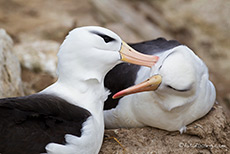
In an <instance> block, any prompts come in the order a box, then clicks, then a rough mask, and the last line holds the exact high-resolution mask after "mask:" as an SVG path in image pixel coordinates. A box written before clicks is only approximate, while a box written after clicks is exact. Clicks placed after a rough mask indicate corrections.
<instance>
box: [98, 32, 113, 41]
mask: <svg viewBox="0 0 230 154" xmlns="http://www.w3.org/2000/svg"><path fill="white" fill-rule="evenodd" d="M99 36H101V37H102V38H103V39H104V41H105V43H108V42H112V41H115V39H114V38H112V37H110V36H108V35H103V34H102V35H99Z"/></svg>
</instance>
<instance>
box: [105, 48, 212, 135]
mask: <svg viewBox="0 0 230 154" xmlns="http://www.w3.org/2000/svg"><path fill="white" fill-rule="evenodd" d="M156 55H157V56H159V61H158V62H157V63H156V65H155V66H153V67H152V69H151V70H150V69H148V68H144V67H141V68H140V70H139V71H138V74H137V77H136V81H135V84H137V83H140V82H142V81H144V80H146V79H147V78H149V77H151V76H154V75H155V76H157V77H159V76H160V77H161V83H160V84H158V86H159V87H155V89H154V91H147V92H142V93H136V94H132V95H129V96H125V97H123V98H121V99H120V101H119V104H118V106H117V107H116V108H114V109H111V110H106V111H104V117H105V125H106V128H119V127H128V128H130V127H143V126H152V127H156V128H160V129H164V130H168V131H175V130H179V131H180V132H181V133H182V132H183V131H185V130H186V125H188V124H190V123H191V122H193V121H195V120H197V119H199V118H201V117H202V116H204V115H206V114H207V113H208V112H209V111H210V109H211V108H212V106H213V104H214V102H215V98H216V91H215V87H214V86H213V84H212V82H211V81H210V80H209V74H208V68H207V66H206V65H205V64H204V62H203V61H202V60H201V59H200V58H199V57H198V56H196V55H195V54H194V53H193V51H192V50H190V49H189V48H188V47H186V46H184V45H179V46H177V47H174V48H172V49H169V50H167V51H164V52H160V53H158V54H156ZM142 90H143V89H142Z"/></svg>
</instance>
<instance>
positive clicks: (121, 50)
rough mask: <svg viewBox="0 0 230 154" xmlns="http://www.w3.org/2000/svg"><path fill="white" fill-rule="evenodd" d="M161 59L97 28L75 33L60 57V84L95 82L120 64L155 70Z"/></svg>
mask: <svg viewBox="0 0 230 154" xmlns="http://www.w3.org/2000/svg"><path fill="white" fill-rule="evenodd" d="M157 60H158V57H156V56H150V55H144V54H141V53H138V52H137V51H135V50H134V49H132V48H131V47H129V46H128V45H127V44H126V43H125V42H124V41H122V40H121V38H120V37H119V36H118V35H117V34H115V33H114V32H112V31H110V30H108V29H106V28H102V27H97V26H87V27H80V28H76V29H74V30H72V31H71V32H70V33H69V35H68V36H67V37H66V39H65V40H64V42H63V44H62V45H61V47H60V50H59V53H58V70H57V73H58V80H62V81H64V82H70V84H71V82H72V81H73V80H75V81H85V80H89V79H96V80H98V81H99V82H102V81H103V79H104V76H105V74H106V73H107V72H108V71H109V70H110V69H112V68H113V67H114V66H115V65H116V64H118V63H120V62H121V61H125V62H129V63H133V64H138V65H143V66H148V67H151V66H153V65H154V64H155V63H156V61H157Z"/></svg>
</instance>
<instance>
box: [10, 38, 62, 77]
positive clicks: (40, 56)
mask: <svg viewBox="0 0 230 154" xmlns="http://www.w3.org/2000/svg"><path fill="white" fill-rule="evenodd" d="M59 46H60V44H59V43H57V42H56V41H51V40H36V41H28V42H22V43H20V44H17V45H15V47H14V53H15V54H16V55H17V57H18V59H19V61H20V63H21V65H22V67H24V68H26V69H29V70H31V71H33V72H46V73H48V74H50V75H51V76H53V77H56V66H57V52H58V50H59Z"/></svg>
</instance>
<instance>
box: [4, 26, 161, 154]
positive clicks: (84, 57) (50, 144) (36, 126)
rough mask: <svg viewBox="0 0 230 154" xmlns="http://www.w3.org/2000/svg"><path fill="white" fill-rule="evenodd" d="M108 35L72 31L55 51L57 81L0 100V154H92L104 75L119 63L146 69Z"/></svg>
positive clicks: (99, 136) (139, 57) (143, 58)
mask: <svg viewBox="0 0 230 154" xmlns="http://www.w3.org/2000/svg"><path fill="white" fill-rule="evenodd" d="M157 59H158V57H156V56H148V55H144V54H141V53H138V52H137V51H135V50H134V49H132V48H131V47H129V46H128V45H127V44H126V43H125V42H124V41H122V40H121V38H120V37H119V36H118V35H117V34H115V33H114V32H112V31H110V30H108V29H105V28H102V27H96V26H87V27H80V28H76V29H74V30H72V31H71V32H70V33H69V35H68V36H67V37H66V39H65V40H64V42H63V43H62V45H61V47H60V50H59V52H58V66H57V73H58V79H57V81H56V82H55V83H54V84H52V85H51V86H49V87H47V88H46V89H44V90H42V91H41V92H39V93H36V94H33V95H29V96H24V97H12V98H3V99H0V153H2V154H16V153H17V154H38V153H45V152H47V153H49V154H77V153H79V154H82V153H85V154H94V153H98V152H99V150H100V147H101V144H102V140H103V133H104V120H103V105H104V101H105V100H106V98H107V96H108V94H109V91H108V90H106V89H105V88H104V83H103V82H104V77H105V75H106V73H107V72H108V71H109V70H110V69H112V68H113V67H114V66H115V65H116V64H119V63H121V61H126V62H129V63H133V64H138V65H143V66H147V67H151V66H152V65H154V64H155V62H156V61H157Z"/></svg>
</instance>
